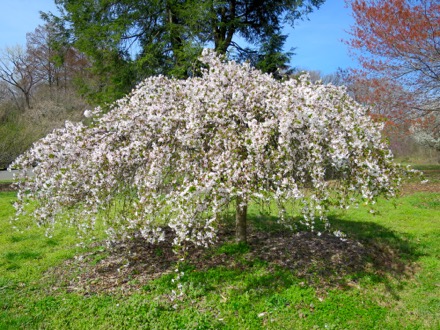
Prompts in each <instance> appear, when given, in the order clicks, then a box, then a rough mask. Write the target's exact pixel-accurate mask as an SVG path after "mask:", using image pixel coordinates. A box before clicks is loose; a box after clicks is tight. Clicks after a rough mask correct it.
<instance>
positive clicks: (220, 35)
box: [43, 0, 324, 103]
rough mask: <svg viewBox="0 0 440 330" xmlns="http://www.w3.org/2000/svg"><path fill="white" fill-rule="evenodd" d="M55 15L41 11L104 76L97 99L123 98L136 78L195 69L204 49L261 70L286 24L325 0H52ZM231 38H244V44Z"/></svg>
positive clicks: (275, 58) (282, 56) (275, 56)
mask: <svg viewBox="0 0 440 330" xmlns="http://www.w3.org/2000/svg"><path fill="white" fill-rule="evenodd" d="M55 2H56V4H57V6H58V9H59V11H60V13H61V15H59V16H58V17H57V16H54V15H53V14H51V13H48V14H43V17H45V18H46V19H47V20H49V21H51V22H52V23H56V24H59V25H61V26H63V29H65V30H67V31H69V33H70V35H69V39H70V42H72V43H74V45H75V47H77V48H78V49H79V50H80V51H82V52H84V53H85V54H87V56H89V57H90V58H91V59H92V62H93V69H94V71H95V73H96V74H98V75H99V76H100V77H101V79H102V81H101V84H100V86H94V88H92V90H91V91H90V95H94V97H96V98H97V101H100V102H101V103H102V101H108V100H112V99H113V100H114V99H116V98H119V97H122V96H123V95H125V94H126V93H128V92H129V91H130V90H131V89H132V88H133V87H134V85H135V84H137V83H138V82H140V81H141V80H142V79H144V78H146V77H148V76H151V75H155V74H165V75H171V76H174V77H187V76H190V75H192V74H194V71H195V68H194V65H195V61H196V59H197V57H198V56H199V55H200V52H201V50H202V48H203V47H204V46H206V45H213V46H214V49H215V50H216V52H218V53H220V54H225V53H227V52H230V51H233V50H234V49H235V50H236V51H237V52H238V53H239V54H240V56H241V58H244V59H246V58H249V57H251V58H252V59H253V60H255V59H257V63H255V64H258V63H261V64H259V68H260V69H267V70H268V72H275V71H276V68H278V67H283V66H285V64H286V62H287V61H288V59H289V57H288V56H286V55H289V54H288V53H284V52H283V50H282V46H283V44H284V41H285V35H283V34H282V27H283V24H284V23H289V24H292V25H293V23H294V21H295V20H297V19H301V18H303V17H305V16H306V15H307V14H308V13H309V12H311V11H312V10H313V8H318V7H319V6H320V5H321V4H322V3H323V2H324V0H275V1H273V0H270V1H269V0H263V1H262V0H204V1H199V0H197V1H195V0H149V1H137V0H124V1H108V0H85V1H84V0H82V1H72V0H56V1H55ZM237 37H239V38H241V39H240V40H244V41H245V42H246V43H247V44H248V45H249V47H248V46H245V45H243V44H242V43H240V42H238V41H237V40H238V39H237ZM96 87H97V88H96Z"/></svg>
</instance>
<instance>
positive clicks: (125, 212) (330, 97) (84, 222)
mask: <svg viewBox="0 0 440 330" xmlns="http://www.w3.org/2000/svg"><path fill="white" fill-rule="evenodd" d="M201 61H202V62H204V63H205V64H206V65H207V69H204V70H203V72H202V76H201V77H193V78H189V79H187V80H177V79H172V78H166V77H163V76H158V77H151V78H148V79H146V80H145V81H143V82H142V83H140V84H139V85H138V86H137V88H136V89H134V90H133V91H132V93H131V94H130V95H128V96H127V97H125V98H123V99H121V100H119V101H117V102H116V103H115V104H114V106H113V108H112V109H110V111H108V112H107V113H105V114H104V113H103V112H102V111H101V109H99V108H97V109H95V110H86V111H85V112H84V115H85V116H86V117H89V115H90V118H92V123H91V124H90V125H89V126H85V125H83V124H82V123H70V122H66V125H65V127H64V128H62V129H58V130H55V131H53V132H52V133H51V134H49V135H47V136H46V137H44V138H43V139H41V140H40V141H38V142H37V143H35V144H34V146H33V147H32V148H31V149H30V150H29V151H28V152H26V153H25V154H23V155H21V156H20V157H19V158H18V159H17V160H16V161H15V162H14V163H13V164H12V165H11V166H12V167H13V168H18V169H22V170H26V169H28V168H31V167H32V166H33V165H35V164H37V166H36V167H35V169H34V173H35V175H34V176H30V177H26V176H25V175H26V172H25V171H23V174H22V176H21V179H20V181H19V183H18V184H19V199H18V203H17V204H16V205H17V211H18V212H21V211H22V210H23V208H24V206H25V205H26V204H27V203H28V202H30V201H32V200H37V201H38V203H36V204H34V205H36V206H35V210H34V212H33V214H34V216H35V218H36V219H37V221H38V223H39V224H45V225H49V226H52V225H53V224H54V223H56V222H57V221H62V220H63V219H64V221H68V222H69V224H76V225H78V228H79V229H80V230H81V232H87V231H88V230H90V229H91V228H93V226H94V223H95V219H96V216H97V214H102V213H103V212H107V213H106V214H108V217H107V218H106V220H105V221H106V226H107V233H108V234H109V235H110V236H112V237H114V236H118V235H119V236H120V237H128V236H131V235H133V233H138V234H140V235H142V236H144V237H145V238H147V239H148V240H149V241H151V242H153V241H155V240H156V241H157V240H163V239H164V237H165V236H164V235H165V234H164V232H163V231H162V230H161V229H160V227H163V226H168V227H169V228H170V229H171V230H172V231H174V233H175V237H176V238H175V242H174V243H175V244H176V245H182V244H183V242H185V241H192V242H194V243H195V244H199V245H204V246H205V245H207V244H209V243H211V242H213V241H214V240H215V233H216V228H217V223H216V222H217V221H219V220H220V219H221V218H222V214H223V213H224V212H225V211H226V210H227V209H228V205H229V203H230V202H232V201H234V200H236V199H237V198H238V197H239V198H240V200H241V201H244V202H243V203H247V202H250V201H251V200H252V199H255V200H257V201H258V202H266V203H267V204H270V201H271V200H274V201H275V204H276V207H277V209H278V212H279V218H280V221H281V222H284V223H286V225H288V226H291V223H289V221H291V219H293V218H294V217H293V214H290V213H291V212H292V210H295V209H296V210H300V211H301V212H302V213H303V216H304V219H305V220H304V221H305V223H306V224H308V225H309V226H310V227H311V228H314V221H315V219H316V218H320V219H322V220H323V221H325V219H326V218H325V214H326V212H327V210H328V208H329V206H331V205H334V206H338V207H341V208H346V207H347V206H348V204H350V203H352V202H353V201H355V199H353V194H358V196H359V197H363V198H364V199H366V200H367V201H373V200H374V199H375V198H377V196H379V195H381V194H383V195H388V196H392V195H394V194H395V192H396V187H397V184H398V182H399V179H398V172H399V171H400V170H399V168H398V167H397V166H396V165H395V164H394V163H393V160H392V155H391V153H390V151H389V150H388V149H387V146H386V145H385V144H384V143H383V141H382V140H381V135H380V126H378V125H377V124H376V123H374V122H373V121H372V120H371V118H370V117H369V116H368V114H367V110H366V109H365V108H364V107H363V106H361V105H360V104H358V103H356V102H355V101H354V100H353V99H352V98H350V97H349V96H348V95H347V93H346V91H345V89H344V88H340V87H336V86H333V85H321V84H314V83H312V82H310V81H309V80H308V78H307V77H301V78H299V79H297V80H295V79H293V80H288V81H285V82H279V81H276V80H274V79H273V78H272V77H271V76H270V75H267V74H262V73H261V72H259V71H258V70H254V69H252V68H251V67H250V66H249V65H248V64H245V65H240V64H237V63H234V62H224V61H222V60H221V59H220V58H219V57H217V55H215V54H214V53H213V52H212V51H209V50H205V51H204V52H203V55H202V57H201ZM329 179H333V181H334V183H332V184H330V183H329V181H328V180H329ZM335 187H336V189H335ZM331 189H334V191H333V192H332V193H330V190H331ZM306 191H312V192H313V193H307V192H306ZM294 205H296V206H294ZM72 208H73V210H74V211H75V212H71V213H69V217H62V216H59V215H61V214H62V213H63V212H66V210H67V209H72ZM66 218H68V219H69V220H66Z"/></svg>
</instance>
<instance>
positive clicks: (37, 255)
mask: <svg viewBox="0 0 440 330" xmlns="http://www.w3.org/2000/svg"><path fill="white" fill-rule="evenodd" d="M439 199H440V198H439V194H436V193H416V194H412V195H408V196H404V197H401V198H398V199H395V200H392V201H386V200H381V201H379V203H378V205H377V214H376V215H372V214H370V213H369V212H368V210H367V209H366V208H363V207H360V208H358V209H350V210H348V211H344V212H341V211H338V212H334V213H332V215H331V223H332V224H333V228H334V229H335V230H336V229H339V230H342V231H343V232H345V233H346V234H347V236H348V237H349V238H351V239H356V240H359V241H360V242H361V243H362V244H363V245H364V246H365V247H368V248H371V249H376V250H377V251H379V252H378V253H376V254H375V255H376V256H381V255H383V257H381V258H380V260H379V259H378V260H373V259H372V260H367V261H368V262H367V263H366V264H365V267H363V268H362V269H358V270H356V271H353V272H351V273H347V274H345V277H344V279H343V281H342V282H340V283H339V282H338V283H331V284H326V285H322V286H321V285H319V283H316V282H315V283H314V284H313V283H311V282H309V281H308V280H307V279H308V276H311V277H313V276H315V275H318V274H313V273H311V274H307V276H303V275H302V276H300V275H298V274H296V273H295V271H294V270H293V271H292V270H288V269H284V268H282V267H280V266H274V265H271V264H269V263H268V262H266V261H263V260H259V259H258V258H257V259H250V258H249V254H250V253H251V252H252V251H251V250H252V249H251V247H250V246H248V245H240V244H234V243H225V244H223V245H222V246H220V247H218V248H216V249H215V250H214V251H211V254H210V255H212V256H217V255H227V256H229V257H231V256H232V257H234V258H235V259H236V260H237V265H235V266H234V265H232V266H215V267H214V266H213V267H210V268H207V269H203V270H202V269H199V268H197V267H195V266H194V265H191V264H187V265H186V266H185V269H184V270H185V276H184V277H183V278H182V284H183V286H184V289H185V292H186V296H185V298H184V299H177V300H170V299H169V297H170V294H171V290H173V288H174V286H175V285H174V284H173V283H172V282H171V279H172V277H173V275H172V274H167V275H163V276H161V277H159V278H157V279H155V280H152V281H150V282H148V283H147V284H146V285H144V286H143V287H142V289H141V290H140V291H138V292H134V293H131V294H129V295H122V294H121V293H111V294H110V293H99V294H84V293H81V292H71V290H69V289H68V283H64V286H63V285H61V286H60V287H59V288H58V289H56V290H55V289H54V288H53V286H55V285H60V284H59V281H57V279H56V278H54V275H50V274H53V273H50V272H49V273H48V272H47V271H48V270H50V269H53V267H61V265H62V264H63V262H64V261H65V260H67V259H70V258H73V257H74V256H75V255H78V254H81V253H84V252H85V251H88V250H90V249H88V250H87V249H81V248H79V247H77V246H76V236H75V232H74V231H73V230H71V229H60V228H59V229H57V230H56V231H55V232H54V235H53V236H52V237H51V238H48V237H45V236H44V229H42V228H35V227H34V226H32V222H31V220H29V219H23V221H22V224H21V226H20V231H16V230H14V229H13V228H12V225H11V224H10V221H9V220H10V218H11V217H12V215H13V207H12V203H13V202H14V200H15V194H14V193H12V192H1V193H0V329H439V328H440V323H439V320H440V205H439ZM250 213H251V214H250V221H251V222H252V223H253V224H254V227H255V228H260V229H261V230H265V231H266V230H269V228H271V227H273V226H274V223H273V220H274V219H273V218H269V217H261V216H257V215H256V214H255V213H254V212H252V210H251V212H250ZM27 226H29V229H26V230H23V228H24V227H27ZM277 229H279V228H277ZM94 249H96V247H95V248H94ZM158 251H159V252H160V253H162V252H161V251H160V250H158ZM381 253H382V254H381ZM101 257H102V258H103V257H105V255H100V254H97V255H96V257H95V258H94V259H93V260H92V261H91V263H92V264H93V263H98V262H99V261H100V258H101ZM81 271H82V270H81V269H78V270H75V272H78V273H79V272H81ZM318 271H319V269H318V270H317V272H318ZM75 276H76V275H75V274H71V277H72V278H74V277H75ZM318 278H319V277H318Z"/></svg>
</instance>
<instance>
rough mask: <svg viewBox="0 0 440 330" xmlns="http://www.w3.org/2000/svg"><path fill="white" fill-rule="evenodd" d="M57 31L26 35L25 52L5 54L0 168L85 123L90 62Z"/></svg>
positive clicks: (0, 73)
mask: <svg viewBox="0 0 440 330" xmlns="http://www.w3.org/2000/svg"><path fill="white" fill-rule="evenodd" d="M62 32H63V31H59V30H57V29H56V26H52V25H45V26H39V27H37V28H36V30H35V31H34V32H32V33H28V34H27V44H26V47H19V46H17V47H13V48H5V49H4V50H3V57H2V58H1V59H0V81H1V84H0V168H4V167H5V166H7V165H8V164H10V163H11V162H12V161H13V160H14V159H15V158H16V157H17V156H18V155H19V154H21V153H22V152H24V151H25V150H26V149H28V148H29V147H30V146H31V145H32V143H33V142H34V141H36V140H37V139H39V138H41V137H42V136H44V135H46V134H47V133H49V132H50V131H51V130H53V129H54V128H55V127H60V126H62V125H63V124H64V121H65V120H67V119H70V120H80V119H81V117H82V112H83V111H84V109H85V108H86V107H87V104H86V102H85V101H84V99H83V98H81V97H80V96H79V95H78V87H77V80H78V77H81V79H82V80H84V79H89V77H90V74H89V73H88V70H86V69H87V68H88V66H89V62H88V61H87V60H86V57H85V56H84V55H83V54H81V53H79V52H78V51H77V50H76V49H74V48H73V47H72V46H70V45H69V44H67V43H64V44H62V43H60V42H59V41H60V40H62Z"/></svg>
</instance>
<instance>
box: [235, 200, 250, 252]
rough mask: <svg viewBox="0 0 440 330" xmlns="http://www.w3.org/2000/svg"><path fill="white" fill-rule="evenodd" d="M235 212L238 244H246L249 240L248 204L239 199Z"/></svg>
mask: <svg viewBox="0 0 440 330" xmlns="http://www.w3.org/2000/svg"><path fill="white" fill-rule="evenodd" d="M236 203H237V205H236V211H235V238H236V240H237V243H246V239H247V234H246V231H247V228H246V227H247V203H244V204H243V200H242V199H241V198H240V197H237V201H236Z"/></svg>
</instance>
